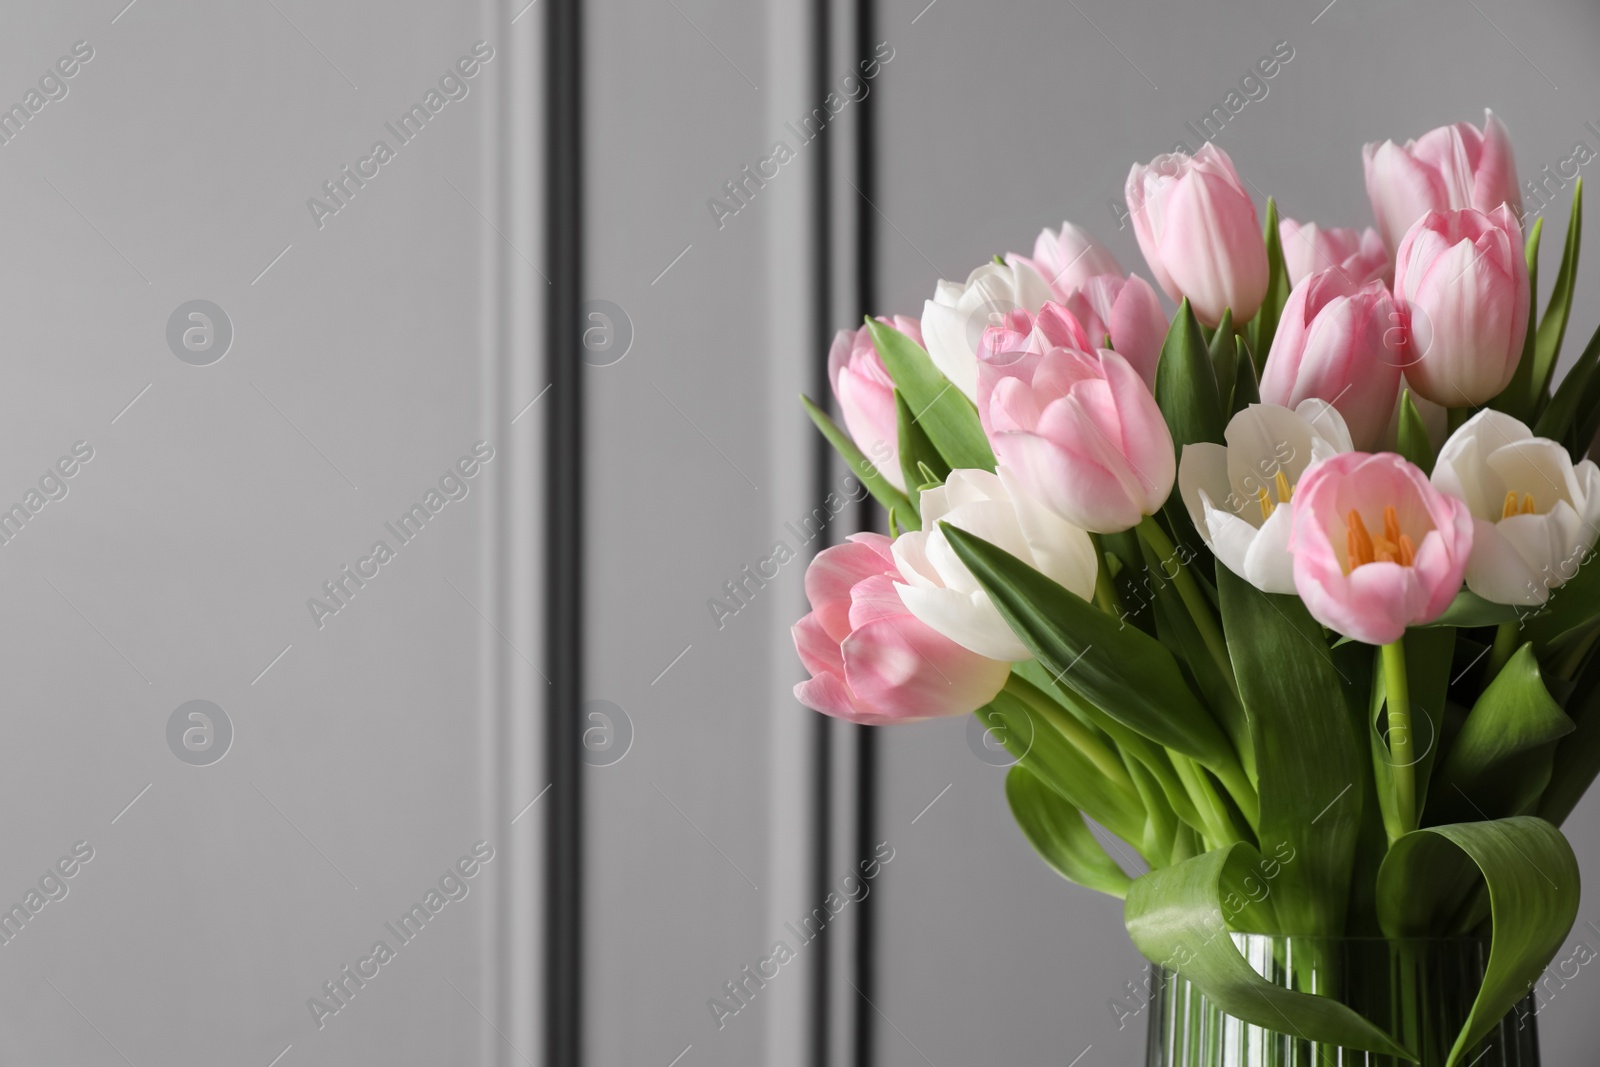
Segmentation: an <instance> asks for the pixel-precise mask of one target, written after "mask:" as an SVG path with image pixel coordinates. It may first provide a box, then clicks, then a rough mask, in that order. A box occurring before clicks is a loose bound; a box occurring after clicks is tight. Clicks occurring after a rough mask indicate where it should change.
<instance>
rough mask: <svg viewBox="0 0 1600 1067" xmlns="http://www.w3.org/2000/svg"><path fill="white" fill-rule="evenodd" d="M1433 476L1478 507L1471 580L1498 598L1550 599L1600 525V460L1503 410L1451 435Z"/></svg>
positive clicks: (1590, 545)
mask: <svg viewBox="0 0 1600 1067" xmlns="http://www.w3.org/2000/svg"><path fill="white" fill-rule="evenodd" d="M1433 484H1434V488H1436V489H1438V490H1439V491H1440V492H1443V493H1448V494H1449V495H1451V496H1453V497H1455V498H1456V499H1458V500H1460V501H1462V502H1463V503H1465V504H1466V505H1467V510H1468V511H1470V512H1471V513H1472V526H1473V530H1472V555H1471V557H1470V558H1469V559H1468V560H1467V588H1468V589H1471V590H1472V591H1473V592H1474V593H1477V594H1478V595H1479V596H1481V597H1483V598H1484V599H1485V600H1492V601H1494V602H1495V603H1497V604H1523V605H1536V604H1543V603H1544V602H1545V601H1546V600H1548V599H1549V598H1550V590H1552V589H1554V588H1556V587H1557V586H1559V585H1561V584H1562V583H1563V582H1565V581H1566V580H1567V579H1569V578H1571V577H1572V576H1573V575H1574V574H1576V573H1577V570H1578V565H1579V563H1581V562H1582V560H1583V557H1584V556H1585V555H1587V554H1588V551H1589V549H1591V548H1593V547H1594V543H1595V535H1596V534H1597V533H1600V525H1597V524H1600V467H1596V466H1595V464H1594V462H1593V461H1592V460H1587V459H1586V460H1583V461H1582V462H1580V463H1578V464H1577V465H1576V466H1574V465H1573V462H1572V457H1571V456H1569V455H1568V454H1567V450H1566V449H1565V448H1563V447H1562V446H1561V445H1560V444H1558V443H1557V442H1555V441H1552V440H1550V439H1548V438H1545V437H1535V436H1533V431H1532V430H1530V429H1528V428H1527V427H1526V426H1524V425H1523V424H1522V423H1520V422H1518V421H1517V420H1516V419H1514V418H1512V417H1511V416H1510V415H1505V414H1502V413H1501V412H1498V411H1488V410H1485V411H1480V412H1478V414H1476V415H1474V416H1473V417H1472V418H1470V419H1468V420H1467V421H1466V422H1465V423H1464V424H1463V425H1462V426H1461V428H1460V429H1459V430H1457V431H1456V432H1455V433H1453V434H1451V435H1450V440H1448V441H1446V442H1445V444H1444V448H1443V449H1441V450H1440V452H1439V459H1438V461H1437V462H1436V463H1435V464H1434V466H1433Z"/></svg>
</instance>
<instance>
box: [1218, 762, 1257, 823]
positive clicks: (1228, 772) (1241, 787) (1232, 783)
mask: <svg viewBox="0 0 1600 1067" xmlns="http://www.w3.org/2000/svg"><path fill="white" fill-rule="evenodd" d="M1212 773H1214V774H1215V775H1216V776H1217V780H1218V781H1220V782H1221V783H1222V787H1223V788H1224V789H1226V790H1227V791H1228V795H1229V796H1230V797H1232V798H1233V802H1234V803H1235V804H1237V805H1239V811H1240V813H1241V814H1243V815H1244V818H1245V821H1246V822H1248V823H1249V824H1250V829H1251V830H1256V829H1258V828H1259V827H1260V825H1261V799H1260V798H1259V797H1258V796H1256V790H1255V786H1253V785H1251V784H1250V779H1249V777H1248V776H1247V775H1246V774H1245V773H1244V768H1243V767H1240V766H1233V767H1224V768H1222V769H1221V770H1218V769H1217V768H1214V767H1213V768H1212Z"/></svg>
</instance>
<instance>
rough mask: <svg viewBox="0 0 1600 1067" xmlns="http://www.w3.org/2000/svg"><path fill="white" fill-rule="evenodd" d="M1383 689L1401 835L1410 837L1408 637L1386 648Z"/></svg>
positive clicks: (1412, 777)
mask: <svg viewBox="0 0 1600 1067" xmlns="http://www.w3.org/2000/svg"><path fill="white" fill-rule="evenodd" d="M1383 689H1384V698H1385V700H1386V701H1387V703H1388V709H1389V766H1390V770H1391V771H1392V772H1393V774H1394V809H1395V816H1396V819H1397V820H1398V822H1399V823H1400V832H1401V833H1402V834H1408V833H1410V832H1411V831H1412V830H1415V829H1416V828H1417V779H1416V768H1415V766H1414V764H1415V760H1414V759H1413V758H1412V755H1411V690H1410V688H1409V685H1408V684H1407V680H1406V649H1405V640H1404V638H1401V639H1399V640H1396V641H1394V642H1393V643H1392V644H1387V645H1384V646H1383ZM1393 843H1394V842H1393V841H1391V842H1390V844H1393Z"/></svg>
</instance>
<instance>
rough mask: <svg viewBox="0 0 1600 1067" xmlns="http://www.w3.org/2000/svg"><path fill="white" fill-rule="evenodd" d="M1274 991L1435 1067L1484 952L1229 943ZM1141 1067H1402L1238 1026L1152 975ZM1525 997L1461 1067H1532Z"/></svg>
mask: <svg viewBox="0 0 1600 1067" xmlns="http://www.w3.org/2000/svg"><path fill="white" fill-rule="evenodd" d="M1232 936H1233V939H1234V941H1235V943H1236V944H1238V946H1239V949H1240V951H1241V952H1242V953H1243V954H1244V957H1245V959H1247V960H1248V961H1249V962H1250V965H1251V966H1252V967H1253V968H1255V971H1256V973H1257V974H1260V975H1261V976H1262V977H1264V978H1266V979H1267V980H1268V981H1269V982H1272V983H1273V984H1274V985H1278V986H1282V987H1284V988H1286V989H1297V990H1300V991H1301V992H1307V993H1311V992H1315V993H1321V994H1324V995H1333V996H1335V997H1337V999H1339V1000H1341V1001H1342V1002H1344V1003H1345V1004H1348V1005H1349V1006H1350V1007H1352V1008H1354V1009H1355V1010H1357V1011H1359V1012H1360V1013H1361V1014H1362V1015H1364V1016H1366V1017H1367V1018H1368V1019H1369V1020H1371V1021H1372V1022H1373V1023H1375V1024H1377V1025H1378V1026H1379V1027H1381V1028H1383V1029H1384V1030H1386V1031H1388V1032H1389V1033H1390V1034H1393V1035H1395V1036H1396V1037H1397V1038H1398V1039H1399V1041H1400V1043H1401V1044H1403V1045H1405V1046H1407V1047H1409V1048H1411V1049H1413V1050H1415V1051H1416V1052H1417V1054H1418V1056H1419V1057H1420V1061H1421V1062H1420V1067H1444V1064H1445V1061H1446V1059H1447V1057H1448V1056H1449V1054H1450V1049H1451V1047H1452V1046H1453V1045H1454V1044H1455V1041H1456V1036H1457V1035H1458V1034H1459V1033H1460V1031H1461V1026H1462V1024H1463V1023H1464V1022H1465V1021H1466V1018H1467V1013H1468V1011H1470V1010H1471V1008H1472V1001H1473V998H1474V997H1476V996H1477V993H1478V986H1479V984H1480V983H1481V982H1482V980H1483V969H1484V965H1485V963H1486V961H1487V960H1488V955H1489V946H1488V944H1487V943H1486V942H1483V941H1478V940H1473V939H1467V938H1451V939H1438V940H1393V941H1391V940H1384V939H1381V938H1344V939H1338V940H1328V939H1323V938H1296V937H1267V936H1263V935H1259V934H1234V935H1232ZM1150 982H1151V987H1152V988H1151V1000H1150V1015H1149V1018H1150V1037H1149V1052H1148V1055H1147V1058H1146V1060H1145V1063H1146V1065H1147V1067H1404V1065H1406V1064H1407V1062H1408V1061H1406V1060H1402V1059H1398V1058H1396V1057H1394V1056H1387V1055H1380V1054H1378V1053H1372V1052H1362V1051H1358V1050H1354V1049H1345V1048H1338V1047H1335V1046H1332V1045H1323V1044H1319V1043H1317V1042H1314V1041H1308V1040H1306V1039H1305V1038H1303V1037H1299V1036H1297V1035H1295V1033H1294V1032H1293V1030H1289V1029H1288V1027H1285V1029H1286V1030H1288V1032H1287V1033H1281V1032H1279V1031H1276V1030H1269V1029H1266V1028H1264V1027H1260V1026H1255V1025H1252V1024H1250V1023H1247V1022H1243V1021H1241V1020H1239V1019H1236V1018H1234V1017H1233V1016H1231V1015H1228V1014H1227V1013H1225V1012H1223V1011H1222V1010H1221V1009H1219V1008H1218V1007H1217V1006H1216V1005H1214V1004H1212V1003H1211V1002H1210V1001H1209V1000H1208V999H1207V998H1206V996H1205V994H1203V993H1202V992H1200V990H1199V989H1198V988H1196V987H1195V986H1192V985H1190V984H1189V982H1188V981H1186V980H1185V979H1183V978H1180V977H1179V976H1178V975H1176V974H1174V973H1172V972H1170V971H1166V970H1163V969H1161V968H1152V973H1151V976H1150ZM1532 1009H1533V1004H1532V999H1531V997H1530V998H1529V999H1528V1000H1524V1001H1523V1002H1522V1003H1521V1004H1519V1005H1517V1006H1516V1007H1515V1008H1513V1010H1512V1011H1511V1012H1510V1013H1508V1014H1507V1015H1506V1017H1505V1018H1504V1019H1502V1020H1501V1021H1500V1022H1499V1024H1498V1025H1497V1026H1496V1027H1495V1028H1494V1029H1492V1030H1490V1031H1489V1033H1488V1035H1487V1036H1485V1037H1484V1038H1483V1039H1482V1040H1481V1041H1479V1042H1478V1043H1477V1044H1476V1045H1474V1046H1473V1047H1472V1048H1471V1049H1469V1050H1468V1051H1467V1052H1466V1054H1465V1055H1463V1056H1462V1057H1460V1060H1459V1063H1460V1064H1461V1067H1466V1065H1468V1064H1470V1065H1471V1067H1537V1064H1538V1063H1539V1037H1538V1033H1537V1030H1536V1028H1535V1025H1534V1013H1533V1010H1532Z"/></svg>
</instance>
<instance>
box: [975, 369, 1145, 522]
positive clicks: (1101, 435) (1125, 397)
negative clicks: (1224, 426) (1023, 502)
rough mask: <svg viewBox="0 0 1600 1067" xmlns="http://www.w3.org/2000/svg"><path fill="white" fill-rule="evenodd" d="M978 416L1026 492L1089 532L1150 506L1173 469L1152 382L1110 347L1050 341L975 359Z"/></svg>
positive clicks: (1001, 458)
mask: <svg viewBox="0 0 1600 1067" xmlns="http://www.w3.org/2000/svg"><path fill="white" fill-rule="evenodd" d="M978 415H979V418H980V419H981V420H982V422H983V428H984V430H985V432H986V433H987V434H988V435H989V442H990V443H991V444H992V445H993V446H994V453H995V457H996V458H997V459H998V460H999V461H1000V463H1001V465H1003V466H1004V467H1006V468H1008V469H1009V470H1010V471H1011V473H1012V474H1014V475H1015V476H1016V478H1017V481H1018V483H1019V484H1020V485H1021V486H1022V487H1023V489H1024V491H1025V492H1027V493H1028V494H1030V495H1031V496H1033V497H1035V498H1037V499H1038V500H1041V501H1043V502H1044V503H1045V504H1046V505H1047V506H1048V507H1050V508H1051V509H1052V510H1053V511H1055V512H1056V513H1057V514H1059V515H1060V516H1061V517H1062V518H1064V519H1066V520H1067V521H1068V522H1070V523H1072V524H1073V525H1075V526H1081V527H1083V528H1084V529H1086V530H1089V531H1091V532H1093V533H1117V532H1118V531H1121V530H1126V529H1128V528H1130V527H1132V526H1134V525H1137V524H1138V522H1139V520H1140V519H1141V518H1143V517H1144V516H1146V515H1152V514H1154V513H1155V512H1156V511H1157V510H1158V509H1159V508H1160V507H1161V505H1162V503H1163V502H1164V501H1165V500H1166V499H1167V495H1168V494H1169V493H1170V492H1171V491H1172V481H1173V478H1174V476H1175V475H1176V471H1177V463H1176V459H1175V457H1174V454H1173V448H1172V435H1171V433H1169V432H1168V430H1167V424H1166V422H1165V421H1164V420H1163V419H1162V417H1161V410H1160V409H1159V408H1158V407H1156V402H1155V398H1154V397H1153V396H1151V395H1150V389H1149V387H1148V386H1146V385H1145V384H1144V382H1143V380H1141V379H1140V377H1139V373H1138V371H1136V370H1134V369H1133V367H1132V365H1131V364H1129V363H1128V361H1127V360H1125V359H1123V358H1122V357H1121V356H1119V355H1118V354H1117V353H1115V352H1112V351H1110V350H1108V349H1100V350H1098V351H1082V350H1079V349H1076V348H1069V347H1056V348H1051V349H1049V350H1048V351H1046V352H1037V351H1028V352H1022V353H1009V354H1006V355H1003V356H1002V357H1001V358H999V359H993V360H988V361H981V362H980V363H979V364H978Z"/></svg>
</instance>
